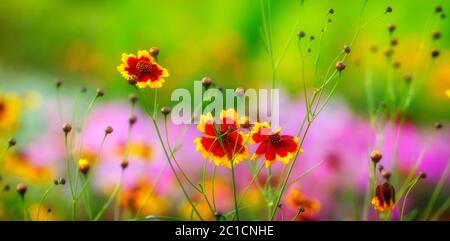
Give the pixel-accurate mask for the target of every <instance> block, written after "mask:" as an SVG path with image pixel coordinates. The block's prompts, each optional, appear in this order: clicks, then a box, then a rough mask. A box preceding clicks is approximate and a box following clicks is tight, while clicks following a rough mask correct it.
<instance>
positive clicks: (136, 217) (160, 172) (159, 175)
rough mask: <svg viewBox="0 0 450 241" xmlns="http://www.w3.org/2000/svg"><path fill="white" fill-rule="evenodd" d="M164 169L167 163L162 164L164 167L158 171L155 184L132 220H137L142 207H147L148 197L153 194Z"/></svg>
mask: <svg viewBox="0 0 450 241" xmlns="http://www.w3.org/2000/svg"><path fill="white" fill-rule="evenodd" d="M166 168H167V163H165V164H164V166H163V167H162V168H161V171H159V173H158V175H157V176H156V179H155V182H154V183H153V185H152V187H151V188H150V190H149V192H148V193H147V195H146V196H145V199H144V202H143V203H142V205H141V206H140V207H139V209H138V210H137V212H136V214H135V215H134V217H133V220H137V219H138V217H139V215H140V214H141V212H142V209H144V207H145V206H146V205H147V202H148V200H150V197H151V196H152V195H153V193H154V192H155V189H156V186H157V184H158V183H159V180H160V178H161V176H162V174H163V173H164V171H165V170H166Z"/></svg>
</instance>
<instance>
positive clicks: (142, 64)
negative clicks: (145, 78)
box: [136, 60, 152, 73]
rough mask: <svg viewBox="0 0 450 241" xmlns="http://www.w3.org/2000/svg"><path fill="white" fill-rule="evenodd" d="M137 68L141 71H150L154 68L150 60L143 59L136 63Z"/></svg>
mask: <svg viewBox="0 0 450 241" xmlns="http://www.w3.org/2000/svg"><path fill="white" fill-rule="evenodd" d="M136 69H137V70H139V71H140V72H141V73H148V72H150V71H151V70H152V64H151V63H150V62H148V61H144V60H141V61H139V62H138V63H137V64H136Z"/></svg>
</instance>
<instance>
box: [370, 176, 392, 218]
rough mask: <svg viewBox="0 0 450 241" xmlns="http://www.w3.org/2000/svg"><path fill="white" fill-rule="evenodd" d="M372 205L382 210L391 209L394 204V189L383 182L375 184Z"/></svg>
mask: <svg viewBox="0 0 450 241" xmlns="http://www.w3.org/2000/svg"><path fill="white" fill-rule="evenodd" d="M372 205H373V207H374V208H375V210H377V211H380V212H384V211H385V210H388V211H392V209H393V208H394V206H395V189H394V187H393V186H392V185H391V184H389V183H388V182H385V183H384V184H380V185H378V186H377V188H376V191H375V197H373V198H372Z"/></svg>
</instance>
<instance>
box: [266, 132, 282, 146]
mask: <svg viewBox="0 0 450 241" xmlns="http://www.w3.org/2000/svg"><path fill="white" fill-rule="evenodd" d="M269 142H270V143H271V144H279V143H280V142H281V136H280V134H279V133H276V134H273V135H270V137H269Z"/></svg>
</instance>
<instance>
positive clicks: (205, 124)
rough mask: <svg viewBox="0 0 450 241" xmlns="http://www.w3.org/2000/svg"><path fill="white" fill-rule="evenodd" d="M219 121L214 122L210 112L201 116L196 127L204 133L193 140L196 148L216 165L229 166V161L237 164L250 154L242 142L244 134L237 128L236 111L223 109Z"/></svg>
mask: <svg viewBox="0 0 450 241" xmlns="http://www.w3.org/2000/svg"><path fill="white" fill-rule="evenodd" d="M219 121H220V123H216V120H215V119H214V118H213V116H212V115H211V113H208V114H207V115H202V116H201V119H200V123H199V124H198V126H197V128H198V129H199V130H200V131H201V132H202V133H204V134H205V135H204V136H202V137H198V138H196V139H195V140H194V142H195V143H196V144H197V147H196V150H197V151H198V152H200V153H201V154H202V156H203V157H204V158H206V159H208V160H209V161H210V162H214V164H216V165H217V166H220V165H224V166H227V167H230V168H231V162H233V164H237V163H239V162H240V161H242V160H244V159H245V158H248V157H250V155H249V154H248V150H247V146H246V145H245V143H244V135H243V133H242V131H240V129H239V128H240V126H239V124H238V123H239V122H238V116H237V113H236V111H235V110H233V109H228V110H226V111H225V110H223V111H222V112H221V113H220V119H219Z"/></svg>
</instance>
